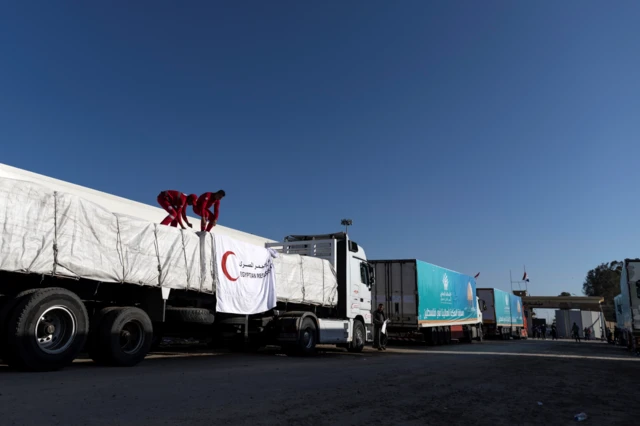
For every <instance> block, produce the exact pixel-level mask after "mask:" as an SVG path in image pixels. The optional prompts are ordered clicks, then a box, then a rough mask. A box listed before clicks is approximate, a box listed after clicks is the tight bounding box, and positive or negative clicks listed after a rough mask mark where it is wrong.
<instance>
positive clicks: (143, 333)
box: [94, 307, 153, 367]
mask: <svg viewBox="0 0 640 426" xmlns="http://www.w3.org/2000/svg"><path fill="white" fill-rule="evenodd" d="M98 327H99V329H98V333H97V335H96V346H95V350H97V351H100V355H99V356H97V358H98V359H97V360H96V361H98V362H100V363H104V364H108V365H112V366H117V367H132V366H134V365H137V364H139V363H140V362H142V360H144V358H145V357H146V356H147V354H148V353H149V349H150V348H151V342H152V340H153V324H152V323H151V319H150V318H149V315H147V313H146V312H145V311H143V310H142V309H140V308H135V307H125V308H116V309H113V310H111V311H109V312H107V313H106V315H104V317H103V318H102V320H101V322H100V324H98ZM94 360H95V358H94Z"/></svg>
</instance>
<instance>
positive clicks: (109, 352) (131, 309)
mask: <svg viewBox="0 0 640 426" xmlns="http://www.w3.org/2000/svg"><path fill="white" fill-rule="evenodd" d="M0 171H2V170H0ZM96 199H98V200H100V199H99V197H98V198H96ZM222 231H223V232H218V231H216V233H215V234H212V233H206V232H193V231H192V230H181V229H177V228H173V227H168V226H162V225H159V224H157V223H153V222H151V221H149V220H144V219H140V218H138V217H134V216H132V215H129V214H123V213H114V212H112V211H110V210H109V209H108V208H105V207H104V204H101V203H100V202H98V203H96V202H95V201H89V200H88V199H87V198H85V197H82V196H79V195H75V194H73V193H70V192H65V191H59V190H57V189H56V184H55V182H53V183H51V182H48V183H45V184H42V183H39V182H33V181H28V180H19V179H12V178H3V177H0V358H1V359H2V360H4V361H5V362H7V363H8V364H9V365H11V366H14V367H17V368H20V369H24V370H37V371H47V370H56V369H60V368H62V367H64V366H65V365H67V364H69V363H70V362H72V361H73V360H74V359H75V358H76V357H77V356H78V354H79V353H80V352H81V351H83V350H85V349H86V350H87V352H88V353H89V355H90V356H91V357H92V358H93V359H94V360H95V361H96V362H98V363H102V364H108V365H117V366H132V365H135V364H137V363H139V362H140V361H142V360H143V359H144V358H145V356H146V355H147V353H148V352H149V350H150V348H151V346H152V343H153V340H154V337H155V338H157V337H158V336H161V335H163V334H168V335H181V336H185V337H190V335H191V334H193V333H205V334H209V335H212V336H218V337H219V336H221V335H224V334H225V333H228V332H229V330H232V331H233V332H234V333H235V334H234V336H237V335H241V336H242V338H243V341H244V342H250V343H255V342H258V344H278V345H281V346H284V347H285V349H286V350H287V351H288V352H296V353H310V352H312V351H313V350H314V349H315V345H316V344H317V343H333V344H338V345H342V346H345V347H347V348H349V349H350V350H354V351H359V350H362V347H363V346H364V344H365V342H366V341H368V340H371V315H370V303H371V298H370V288H371V285H372V284H373V275H372V273H371V267H370V266H369V264H368V263H367V261H366V257H365V254H364V252H363V250H362V248H360V247H358V245H357V244H355V243H354V242H353V241H351V240H349V238H348V236H347V235H346V234H342V233H340V234H334V235H326V236H321V237H320V238H318V237H304V236H299V237H296V238H295V241H288V242H285V243H280V244H279V245H278V244H275V243H274V242H272V241H265V242H263V243H262V245H256V244H251V243H250V242H247V240H248V239H249V240H250V239H251V238H253V237H252V236H248V237H247V235H248V234H242V233H240V234H239V236H240V237H241V238H234V237H235V235H233V232H224V230H222ZM255 238H256V239H257V238H258V237H255ZM265 244H266V246H267V247H265ZM367 293H368V295H367ZM356 299H357V300H358V302H357V303H356ZM367 303H368V304H367Z"/></svg>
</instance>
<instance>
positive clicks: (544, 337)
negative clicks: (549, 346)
mask: <svg viewBox="0 0 640 426" xmlns="http://www.w3.org/2000/svg"><path fill="white" fill-rule="evenodd" d="M542 339H544V340H547V325H546V324H543V325H542Z"/></svg>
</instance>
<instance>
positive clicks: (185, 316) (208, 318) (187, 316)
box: [165, 307, 215, 325]
mask: <svg viewBox="0 0 640 426" xmlns="http://www.w3.org/2000/svg"><path fill="white" fill-rule="evenodd" d="M165 320H166V322H188V323H191V324H204V325H211V324H213V322H214V320H215V317H214V315H213V314H212V313H211V311H209V310H208V309H202V308H174V307H168V308H167V309H166V310H165Z"/></svg>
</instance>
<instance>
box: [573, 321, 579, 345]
mask: <svg viewBox="0 0 640 426" xmlns="http://www.w3.org/2000/svg"><path fill="white" fill-rule="evenodd" d="M571 332H572V333H573V338H574V339H576V342H580V327H578V324H576V323H575V322H574V323H573V327H571Z"/></svg>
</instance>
